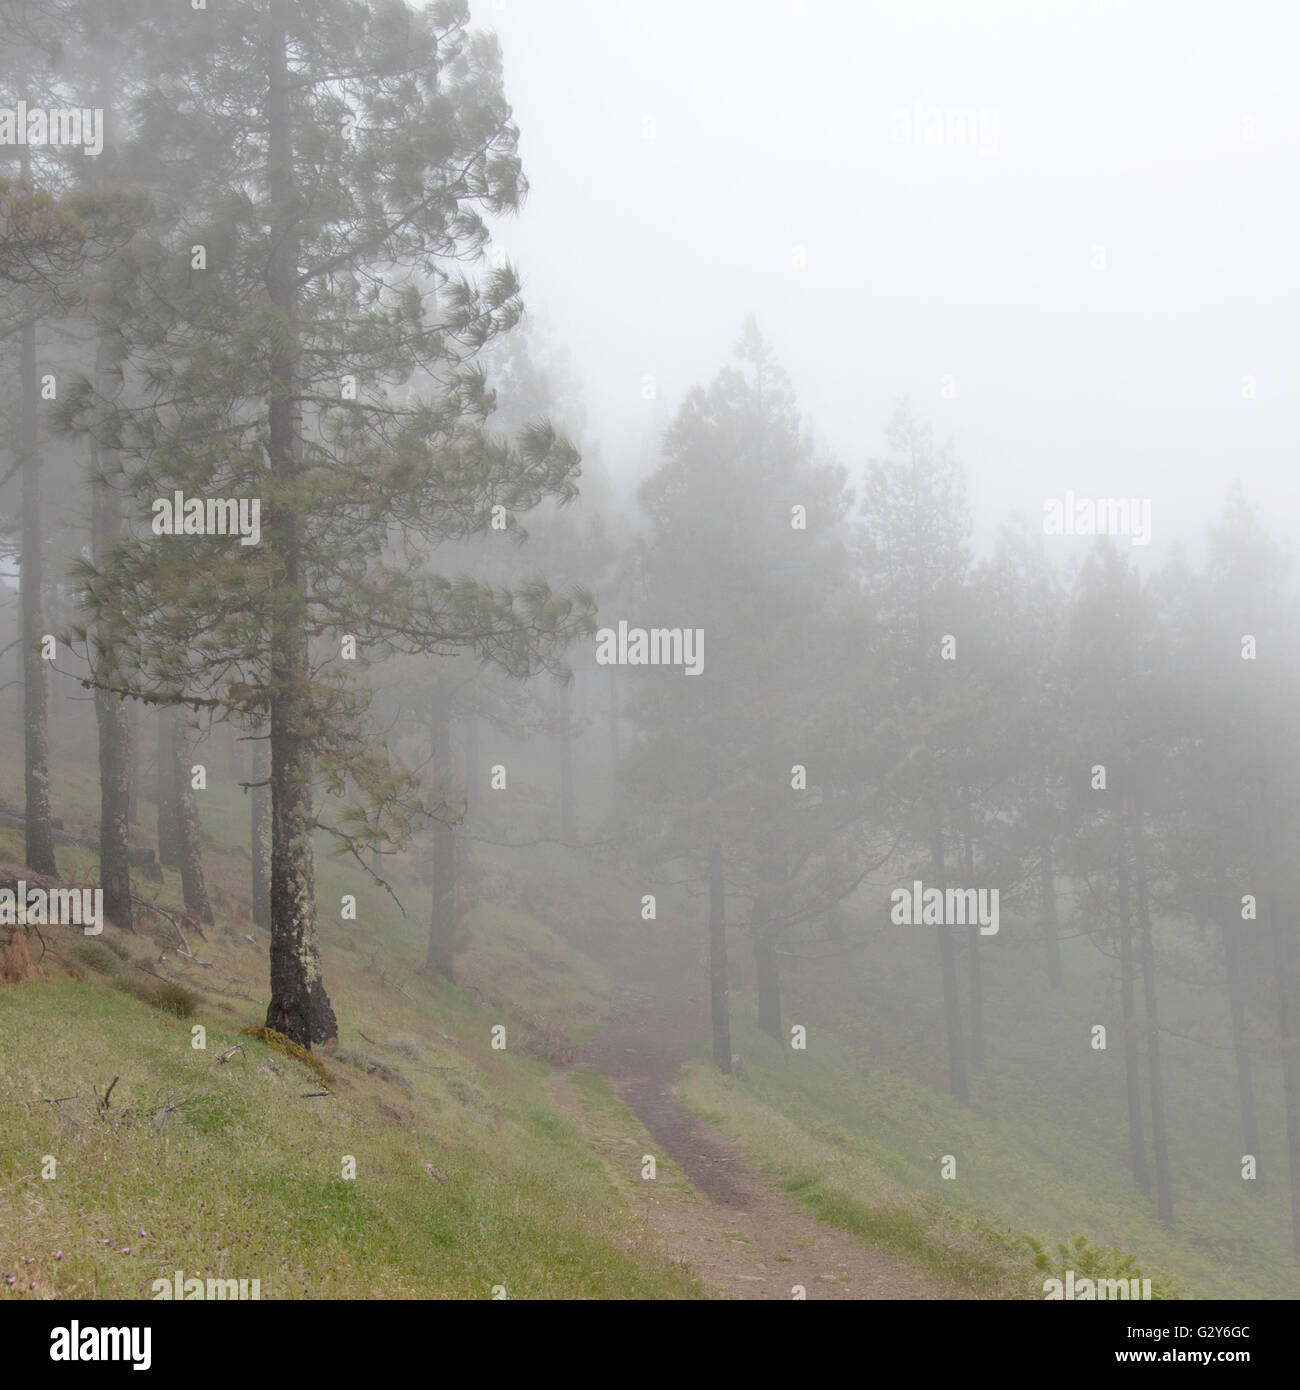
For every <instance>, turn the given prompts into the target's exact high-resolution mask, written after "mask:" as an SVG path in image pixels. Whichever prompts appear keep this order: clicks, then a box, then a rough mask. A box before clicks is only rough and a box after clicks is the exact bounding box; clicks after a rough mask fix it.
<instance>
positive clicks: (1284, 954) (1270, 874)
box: [1256, 742, 1300, 1258]
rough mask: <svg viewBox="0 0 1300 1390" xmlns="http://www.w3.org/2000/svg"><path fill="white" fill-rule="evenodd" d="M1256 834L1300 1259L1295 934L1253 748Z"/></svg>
mask: <svg viewBox="0 0 1300 1390" xmlns="http://www.w3.org/2000/svg"><path fill="white" fill-rule="evenodd" d="M1256 753H1257V764H1256V776H1257V779H1258V785H1259V834H1260V840H1261V853H1262V857H1263V861H1264V898H1265V902H1266V904H1267V908H1266V914H1267V915H1266V920H1267V922H1268V929H1269V932H1268V934H1269V937H1270V939H1271V942H1272V946H1273V952H1272V954H1273V978H1274V982H1275V986H1276V989H1277V1031H1278V1043H1279V1047H1280V1049H1281V1053H1282V1099H1283V1103H1284V1106H1285V1109H1286V1142H1287V1162H1288V1167H1289V1169H1290V1177H1291V1253H1292V1254H1293V1255H1294V1256H1296V1257H1297V1258H1300V1027H1298V1026H1297V1020H1296V1002H1295V1001H1296V968H1295V956H1296V940H1295V929H1294V928H1293V927H1291V926H1289V925H1284V923H1283V920H1282V902H1281V898H1280V896H1279V893H1278V873H1277V860H1276V858H1275V856H1274V849H1273V819H1272V809H1271V807H1270V805H1269V795H1268V777H1267V774H1266V772H1265V770H1264V769H1265V767H1266V763H1265V761H1264V750H1263V746H1262V742H1261V744H1260V745H1259V746H1258V747H1257V750H1256Z"/></svg>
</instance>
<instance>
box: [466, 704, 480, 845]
mask: <svg viewBox="0 0 1300 1390" xmlns="http://www.w3.org/2000/svg"><path fill="white" fill-rule="evenodd" d="M464 749H465V822H466V824H468V823H469V819H470V817H471V816H472V815H473V814H474V812H475V811H476V810H477V809H478V799H479V780H478V779H479V747H478V716H477V715H474V714H467V715H465V717H464Z"/></svg>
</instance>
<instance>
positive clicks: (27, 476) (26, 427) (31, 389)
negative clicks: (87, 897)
mask: <svg viewBox="0 0 1300 1390" xmlns="http://www.w3.org/2000/svg"><path fill="white" fill-rule="evenodd" d="M30 168H31V166H30V163H29V157H28V154H27V150H26V148H25V147H24V148H23V152H22V171H23V177H24V178H27V177H30ZM19 352H20V355H21V363H20V369H19V375H20V383H19V390H20V393H21V400H20V403H19V425H18V443H19V449H20V452H21V457H22V467H21V472H22V509H23V520H22V556H21V558H20V561H19V576H20V579H19V588H20V602H21V605H22V617H21V620H22V650H23V749H24V769H23V789H24V796H25V801H26V811H27V819H26V823H25V832H24V833H25V839H26V845H25V849H24V855H25V858H26V861H27V866H28V868H30V869H33V870H35V871H36V872H37V873H38V874H45V875H47V876H49V877H50V878H56V877H57V876H58V872H59V868H58V864H57V863H56V862H55V859H54V835H53V827H52V826H51V824H50V747H49V691H48V687H47V684H46V671H45V666H46V663H45V660H44V658H43V657H42V656H41V639H42V637H43V636H44V635H45V631H44V625H43V623H42V619H41V570H42V563H41V561H42V557H41V475H40V468H41V461H40V451H39V449H38V448H37V424H36V402H37V397H38V394H39V390H40V388H39V385H38V383H37V371H36V321H35V320H34V319H26V320H24V322H23V326H22V332H21V342H20V345H19Z"/></svg>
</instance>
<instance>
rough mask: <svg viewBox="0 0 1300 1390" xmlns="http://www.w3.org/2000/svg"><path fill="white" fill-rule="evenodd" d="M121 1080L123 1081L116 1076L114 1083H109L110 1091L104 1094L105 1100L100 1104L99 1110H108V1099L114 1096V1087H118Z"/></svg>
mask: <svg viewBox="0 0 1300 1390" xmlns="http://www.w3.org/2000/svg"><path fill="white" fill-rule="evenodd" d="M119 1080H121V1078H120V1077H117V1076H115V1077H114V1078H113V1079H112V1081H110V1082H109V1083H108V1090H107V1091H105V1092H104V1099H103V1100H101V1101H100V1102H99V1108H100V1109H101V1110H107V1109H108V1098H109V1096H111V1095H112V1094H113V1087H114V1086H116V1085H117V1083H118V1081H119Z"/></svg>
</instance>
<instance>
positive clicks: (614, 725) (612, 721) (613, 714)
mask: <svg viewBox="0 0 1300 1390" xmlns="http://www.w3.org/2000/svg"><path fill="white" fill-rule="evenodd" d="M607 669H608V671H609V776H610V783H611V786H612V788H613V790H612V794H611V797H610V800H611V802H612V804H613V805H614V806H615V807H617V805H618V798H619V784H618V769H619V764H620V763H621V762H622V761H623V753H622V750H621V748H620V747H619V727H618V686H617V685H616V684H615V682H614V667H613V666H610V667H608V668H607Z"/></svg>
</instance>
